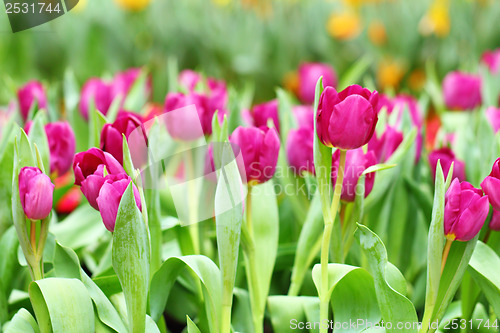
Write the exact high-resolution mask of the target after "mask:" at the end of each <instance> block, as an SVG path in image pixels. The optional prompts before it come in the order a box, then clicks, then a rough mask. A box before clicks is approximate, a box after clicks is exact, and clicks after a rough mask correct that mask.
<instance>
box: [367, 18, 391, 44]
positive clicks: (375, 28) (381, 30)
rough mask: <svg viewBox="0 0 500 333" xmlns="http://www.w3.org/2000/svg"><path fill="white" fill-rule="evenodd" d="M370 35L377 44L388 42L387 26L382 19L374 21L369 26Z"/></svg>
mask: <svg viewBox="0 0 500 333" xmlns="http://www.w3.org/2000/svg"><path fill="white" fill-rule="evenodd" d="M368 37H369V38H370V40H371V42H372V43H373V44H375V45H384V44H385V43H386V42H387V33H386V31H385V26H384V24H383V23H382V22H380V21H373V22H372V23H370V26H369V27H368Z"/></svg>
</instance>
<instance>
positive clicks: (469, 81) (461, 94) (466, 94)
mask: <svg viewBox="0 0 500 333" xmlns="http://www.w3.org/2000/svg"><path fill="white" fill-rule="evenodd" d="M443 94H444V103H445V104H446V107H447V108H448V109H451V110H472V109H474V108H475V107H477V106H479V105H481V78H480V77H479V76H477V75H473V74H467V73H462V72H458V71H455V72H451V73H448V75H446V77H445V78H444V80H443Z"/></svg>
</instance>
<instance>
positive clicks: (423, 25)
mask: <svg viewBox="0 0 500 333" xmlns="http://www.w3.org/2000/svg"><path fill="white" fill-rule="evenodd" d="M448 9H449V8H448V1H447V0H436V1H435V2H434V3H433V4H432V5H431V7H430V8H429V11H428V12H427V14H426V15H425V16H424V17H423V18H422V20H421V21H420V24H419V30H420V32H421V33H422V35H424V36H426V35H430V34H435V35H436V36H438V37H445V36H447V35H448V34H449V33H450V13H449V10H448Z"/></svg>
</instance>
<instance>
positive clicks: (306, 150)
mask: <svg viewBox="0 0 500 333" xmlns="http://www.w3.org/2000/svg"><path fill="white" fill-rule="evenodd" d="M313 143H314V128H312V127H310V126H307V125H305V126H301V127H299V128H298V129H292V130H290V132H289V133H288V140H287V143H286V154H287V157H288V164H289V165H290V166H291V167H292V169H293V171H294V172H295V173H296V174H297V175H301V174H302V172H304V171H307V172H310V173H312V174H314V149H313V146H314V145H313Z"/></svg>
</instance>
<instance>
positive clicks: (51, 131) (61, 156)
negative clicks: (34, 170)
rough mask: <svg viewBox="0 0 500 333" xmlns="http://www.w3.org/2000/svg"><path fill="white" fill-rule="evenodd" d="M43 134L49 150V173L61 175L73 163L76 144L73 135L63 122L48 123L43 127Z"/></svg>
mask: <svg viewBox="0 0 500 333" xmlns="http://www.w3.org/2000/svg"><path fill="white" fill-rule="evenodd" d="M45 133H46V134H47V139H48V141H49V150H50V173H55V174H56V175H63V174H65V173H66V172H67V171H68V170H69V169H71V165H72V163H73V155H75V149H76V142H75V133H74V132H73V129H72V128H71V126H70V125H69V123H67V122H65V121H58V122H54V123H48V124H47V125H45Z"/></svg>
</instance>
